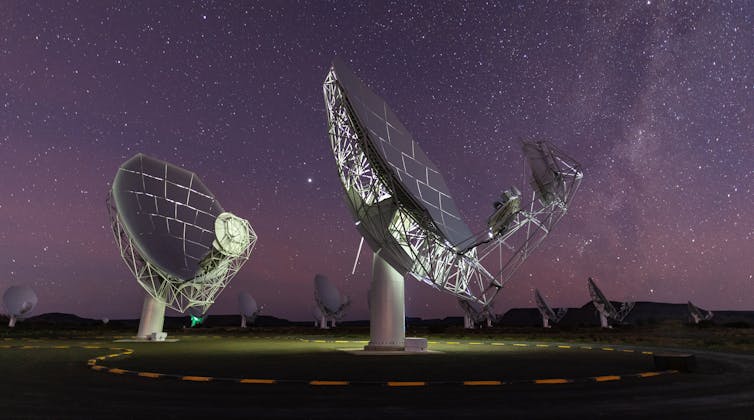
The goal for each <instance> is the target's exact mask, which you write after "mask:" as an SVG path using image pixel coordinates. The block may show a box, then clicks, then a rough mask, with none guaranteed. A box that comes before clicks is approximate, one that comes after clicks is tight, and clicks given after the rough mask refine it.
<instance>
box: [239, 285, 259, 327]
mask: <svg viewBox="0 0 754 420" xmlns="http://www.w3.org/2000/svg"><path fill="white" fill-rule="evenodd" d="M238 309H239V310H240V311H241V316H243V317H246V318H249V319H250V320H251V321H252V322H253V321H254V319H255V318H256V317H257V314H258V313H259V306H258V305H257V301H256V300H254V298H253V297H252V296H251V293H249V292H241V293H239V294H238Z"/></svg>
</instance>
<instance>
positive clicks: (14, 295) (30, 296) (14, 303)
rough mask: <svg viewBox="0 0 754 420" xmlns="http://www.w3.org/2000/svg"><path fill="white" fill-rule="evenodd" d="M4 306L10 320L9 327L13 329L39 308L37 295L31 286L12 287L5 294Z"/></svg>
mask: <svg viewBox="0 0 754 420" xmlns="http://www.w3.org/2000/svg"><path fill="white" fill-rule="evenodd" d="M3 304H4V305H5V310H6V311H7V313H8V317H9V318H10V321H9V322H8V326H9V327H11V328H13V327H15V326H16V321H17V320H19V319H24V318H25V317H26V315H28V314H29V312H31V311H32V309H34V307H35V306H37V294H36V293H34V290H32V289H31V287H29V286H11V287H9V288H7V289H5V293H3Z"/></svg>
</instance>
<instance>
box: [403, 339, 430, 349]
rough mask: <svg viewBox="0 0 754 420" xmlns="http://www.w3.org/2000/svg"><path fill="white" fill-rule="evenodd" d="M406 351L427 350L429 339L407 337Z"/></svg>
mask: <svg viewBox="0 0 754 420" xmlns="http://www.w3.org/2000/svg"><path fill="white" fill-rule="evenodd" d="M405 351H407V352H411V353H421V352H425V351H427V339H426V338H423V337H406V348H405Z"/></svg>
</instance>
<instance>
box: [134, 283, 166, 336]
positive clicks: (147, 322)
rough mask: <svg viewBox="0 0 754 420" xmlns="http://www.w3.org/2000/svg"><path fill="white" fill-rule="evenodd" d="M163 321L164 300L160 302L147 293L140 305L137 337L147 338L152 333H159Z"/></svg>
mask: <svg viewBox="0 0 754 420" xmlns="http://www.w3.org/2000/svg"><path fill="white" fill-rule="evenodd" d="M164 322H165V302H160V301H159V300H157V299H155V298H154V297H152V295H150V294H149V293H147V295H146V296H144V305H143V306H142V307H141V319H140V320H139V332H138V333H137V334H136V336H137V337H138V338H143V339H148V338H149V337H150V336H151V335H152V333H161V332H162V326H163V323H164Z"/></svg>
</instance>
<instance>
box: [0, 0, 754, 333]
mask: <svg viewBox="0 0 754 420" xmlns="http://www.w3.org/2000/svg"><path fill="white" fill-rule="evenodd" d="M502 3H503V4H502V5H500V4H495V3H493V2H488V3H483V2H470V3H468V4H463V3H461V2H456V1H449V2H444V3H443V2H434V1H433V2H429V1H428V2H402V1H399V2H380V1H375V2H367V3H360V2H350V1H348V2H346V1H343V2H293V1H289V2H278V1H272V2H265V3H255V2H251V3H243V4H241V3H235V4H226V3H224V2H218V3H215V2H191V3H189V2H183V1H181V2H177V3H175V4H163V3H158V2H152V1H147V2H103V1H92V2H81V3H79V2H60V1H50V2H38V3H34V4H32V2H27V1H18V2H8V1H5V2H3V4H2V6H0V28H2V31H0V37H1V38H0V95H1V96H0V104H1V105H2V106H1V107H0V161H1V162H2V165H0V288H2V289H4V288H5V287H7V286H8V285H11V284H28V285H31V286H32V287H34V288H35V289H36V290H37V292H38V294H39V296H40V304H39V306H38V308H37V310H36V311H37V312H38V313H39V312H52V311H60V312H72V313H77V314H79V315H82V316H92V317H100V316H108V317H110V318H114V317H125V316H129V317H132V316H136V315H138V313H139V310H140V301H141V299H142V297H143V291H142V289H141V288H140V287H139V286H138V285H137V284H136V282H135V281H134V280H133V279H132V278H131V276H130V274H129V272H128V271H127V269H126V266H125V264H123V262H122V261H121V260H120V257H119V255H118V252H117V249H116V246H115V243H114V241H113V239H112V234H111V232H110V230H109V225H108V224H109V221H108V216H107V211H106V207H105V197H106V194H107V191H108V188H109V187H110V182H111V181H112V179H113V177H114V175H115V172H116V170H117V168H118V166H119V165H120V164H121V163H122V162H123V161H124V160H125V159H127V158H128V157H130V156H132V155H133V154H135V153H137V152H143V153H147V154H149V155H153V156H155V157H158V158H161V159H165V160H168V161H171V162H173V163H175V164H178V165H181V166H184V167H186V168H188V169H190V170H192V171H195V172H197V173H199V174H200V176H201V177H202V178H203V180H204V182H205V184H207V186H208V187H209V188H210V189H211V190H212V191H213V192H214V193H215V195H216V196H217V197H218V199H219V200H220V201H221V202H222V203H223V206H224V207H225V208H226V209H228V210H229V211H232V212H234V213H236V214H238V215H241V216H243V217H245V218H248V219H249V220H250V221H251V223H252V225H253V226H254V228H255V230H256V231H257V233H258V235H259V242H258V245H257V248H256V249H255V251H254V253H253V255H252V259H251V260H250V261H249V263H248V264H247V265H246V267H245V268H244V269H243V271H242V272H241V273H240V274H239V275H238V276H237V277H236V279H235V280H233V282H232V283H231V286H230V287H229V288H228V289H227V290H225V291H224V292H223V293H222V294H221V295H220V298H219V299H218V301H217V303H216V305H215V306H214V307H213V309H212V310H211V312H210V313H213V312H214V313H231V312H235V311H236V296H237V294H238V293H239V292H240V291H243V290H247V291H249V292H251V293H252V294H253V295H254V296H255V298H256V299H257V301H258V302H259V303H261V304H263V305H264V312H265V313H267V314H271V315H276V316H281V317H288V318H291V319H309V318H310V317H311V316H310V311H311V306H312V288H313V281H312V279H313V277H314V274H315V273H323V274H325V275H327V276H329V277H330V278H331V279H333V280H334V281H335V282H336V284H338V285H339V286H340V287H341V289H342V290H343V292H344V293H346V294H348V295H350V296H351V298H352V300H353V301H354V303H353V305H352V309H351V312H350V316H349V317H350V318H364V317H366V313H367V311H366V290H367V288H368V279H369V271H370V266H371V260H370V257H369V255H368V253H365V254H366V255H363V256H362V258H361V261H360V263H359V265H358V267H357V272H356V274H355V275H351V273H350V271H351V266H352V264H353V260H354V257H355V255H356V249H357V246H358V243H359V235H358V233H357V232H356V230H355V229H354V227H353V224H352V221H351V217H350V215H349V213H348V210H347V208H346V206H345V203H344V200H343V197H342V191H341V190H342V188H341V186H340V184H339V181H338V178H337V173H336V167H335V162H334V160H333V157H332V153H331V151H330V148H329V141H328V138H327V131H326V119H325V110H324V103H323V99H322V82H323V80H324V77H325V74H326V72H327V69H328V67H329V63H330V62H331V60H332V59H333V58H334V57H335V56H339V57H341V58H343V59H344V60H346V61H347V62H348V63H349V64H350V65H351V66H352V68H353V69H354V71H355V72H356V73H357V74H359V76H360V77H361V78H362V79H364V80H365V81H366V82H367V83H368V84H369V85H370V86H371V87H372V88H373V89H374V90H375V91H376V92H378V93H379V94H380V95H381V96H383V97H384V98H385V100H386V101H387V102H388V103H389V104H390V105H391V106H392V108H393V109H394V110H395V111H396V113H397V114H398V115H399V116H400V118H401V119H402V120H403V122H404V124H405V125H406V126H407V127H408V128H409V129H410V130H411V131H412V133H413V135H414V137H415V139H416V140H417V141H418V142H419V144H421V146H422V147H423V148H424V150H425V151H426V152H427V154H428V155H429V157H430V158H431V159H432V160H433V161H434V162H435V163H436V164H437V166H438V167H440V168H442V169H443V171H444V173H445V177H446V179H447V181H448V184H449V187H450V190H451V191H452V192H453V193H454V196H455V197H456V201H457V203H458V205H459V207H460V208H461V212H462V214H463V215H464V216H465V218H466V220H467V221H468V223H469V225H470V226H471V227H472V230H475V231H477V230H479V229H480V228H481V227H482V226H484V221H485V220H486V218H487V216H489V214H490V212H491V210H492V206H491V203H492V201H493V200H494V199H495V197H496V196H497V195H498V194H499V193H500V192H502V191H503V190H504V189H507V188H508V187H509V186H510V185H517V184H521V183H522V182H524V181H523V180H522V179H521V167H522V155H521V153H520V148H519V144H520V140H521V139H526V138H535V139H547V140H550V141H552V142H553V143H555V144H556V145H558V147H560V148H561V149H562V150H564V151H565V152H566V153H567V154H569V155H570V156H572V157H574V158H575V159H577V160H578V161H580V162H581V163H582V165H583V167H584V171H585V177H584V182H583V183H582V188H581V190H580V191H579V194H578V196H577V197H576V202H575V204H574V205H573V207H572V208H571V211H570V213H569V214H568V215H566V216H565V218H564V219H563V221H562V222H561V224H559V225H558V226H557V227H556V229H555V231H554V232H553V233H552V234H551V235H550V236H549V237H548V238H547V239H546V242H545V244H544V245H543V246H542V247H540V248H539V249H538V250H537V252H536V254H534V255H533V256H532V257H531V258H530V259H529V260H528V261H527V262H526V264H525V265H524V266H523V267H522V268H521V269H520V270H519V272H518V273H517V275H516V276H515V277H514V278H513V280H512V281H511V282H510V283H509V286H508V287H507V288H506V289H505V290H504V292H503V294H502V295H501V296H500V298H499V299H498V301H497V303H496V309H497V310H498V311H503V310H504V309H506V308H509V307H512V306H532V305H533V296H532V289H533V288H534V287H537V288H539V289H540V290H541V291H542V292H543V294H544V295H545V297H546V298H547V299H548V300H549V303H551V304H552V305H554V306H566V305H568V306H575V305H581V304H583V303H585V302H586V301H587V299H588V294H587V288H586V278H587V277H588V276H593V277H595V278H596V279H597V281H598V282H599V284H600V286H601V287H602V289H603V291H604V292H605V293H606V294H607V295H608V297H610V298H612V299H615V300H653V301H668V302H685V301H686V300H692V301H694V303H696V304H697V305H699V306H702V307H706V308H711V309H754V277H753V276H754V210H752V209H753V208H754V194H753V193H752V187H751V185H752V183H754V34H753V33H752V28H754V22H752V20H753V19H752V16H753V15H754V3H752V2H751V1H733V2H725V3H722V2H690V3H691V5H684V4H682V3H676V2H658V1H654V0H652V1H643V2H628V1H620V2H606V3H597V4H591V3H588V2H587V3H582V2H558V3H556V4H546V3H545V2H536V3H535V4H530V3H529V2H502ZM407 297H408V302H407V315H409V316H422V317H436V316H439V317H442V316H447V315H457V314H460V312H461V311H460V309H459V307H458V305H457V304H456V302H455V300H454V298H453V297H452V296H450V295H447V294H442V293H441V292H437V291H433V290H430V289H429V288H427V287H424V286H422V285H421V284H419V283H417V282H414V281H408V282H407Z"/></svg>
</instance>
